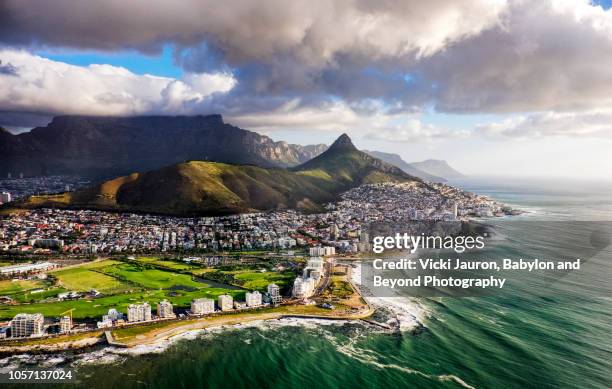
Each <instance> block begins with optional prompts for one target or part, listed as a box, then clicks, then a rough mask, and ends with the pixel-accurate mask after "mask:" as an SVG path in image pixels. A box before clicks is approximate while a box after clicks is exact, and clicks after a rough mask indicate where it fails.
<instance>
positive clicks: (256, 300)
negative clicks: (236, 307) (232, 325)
mask: <svg viewBox="0 0 612 389" xmlns="http://www.w3.org/2000/svg"><path fill="white" fill-rule="evenodd" d="M261 303H262V296H261V293H259V291H257V290H256V291H254V292H252V293H249V292H247V293H246V304H247V306H248V307H249V308H255V307H259V306H261Z"/></svg>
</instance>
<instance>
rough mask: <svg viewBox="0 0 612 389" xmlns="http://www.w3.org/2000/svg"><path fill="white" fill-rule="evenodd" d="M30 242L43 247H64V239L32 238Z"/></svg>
mask: <svg viewBox="0 0 612 389" xmlns="http://www.w3.org/2000/svg"><path fill="white" fill-rule="evenodd" d="M29 243H30V246H33V247H39V248H43V249H61V248H62V247H64V241H63V240H62V239H32V240H31V241H30V242H29Z"/></svg>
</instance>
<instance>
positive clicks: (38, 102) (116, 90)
mask: <svg viewBox="0 0 612 389" xmlns="http://www.w3.org/2000/svg"><path fill="white" fill-rule="evenodd" d="M0 58H1V59H3V60H6V61H8V62H9V63H11V64H12V66H13V67H14V68H15V69H16V75H17V76H15V74H5V73H0V86H1V87H0V107H1V108H2V110H3V111H16V112H20V111H25V112H34V113H35V112H38V113H47V114H56V113H72V114H88V115H135V114H150V113H168V114H181V113H188V114H189V113H200V112H199V111H200V110H201V109H202V108H203V107H204V106H205V104H206V101H207V100H208V99H210V98H212V96H214V95H215V94H216V93H226V92H227V91H229V90H231V89H232V88H233V87H234V85H235V84H236V80H235V79H234V78H233V77H232V76H231V75H228V74H223V73H217V74H187V75H186V76H185V77H184V78H183V79H181V80H178V79H173V78H167V77H156V76H151V75H137V74H134V73H132V72H130V71H129V70H127V69H125V68H122V67H117V66H111V65H90V66H86V67H82V66H74V65H69V64H65V63H62V62H57V61H51V60H49V59H45V58H42V57H39V56H35V55H32V54H30V53H28V52H26V51H16V50H0Z"/></svg>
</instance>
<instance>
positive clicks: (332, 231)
mask: <svg viewBox="0 0 612 389" xmlns="http://www.w3.org/2000/svg"><path fill="white" fill-rule="evenodd" d="M339 237H340V229H339V228H338V225H337V224H336V223H334V224H332V225H331V227H329V238H330V239H331V240H337V239H338V238H339Z"/></svg>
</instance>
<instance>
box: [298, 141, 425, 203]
mask: <svg viewBox="0 0 612 389" xmlns="http://www.w3.org/2000/svg"><path fill="white" fill-rule="evenodd" d="M291 170H292V171H294V172H297V173H298V174H301V175H308V176H312V177H320V178H324V179H325V180H326V182H327V183H328V184H329V185H333V186H335V187H338V188H339V189H340V190H341V191H344V190H347V189H349V188H352V187H355V186H359V185H361V184H367V183H374V182H384V181H396V180H397V178H401V179H402V180H411V181H421V179H419V178H417V177H414V176H412V175H409V174H408V173H406V172H404V171H403V170H401V169H400V168H398V167H396V166H393V165H391V164H389V163H387V162H384V161H381V160H380V159H377V158H374V157H372V156H370V155H368V154H366V153H364V152H363V151H359V150H357V148H356V147H355V146H354V145H353V143H352V141H351V139H350V138H349V137H348V135H346V134H342V135H341V136H340V137H339V138H338V139H337V140H336V141H335V142H334V143H333V144H332V145H331V146H330V147H329V148H328V149H327V150H326V151H325V152H323V153H322V154H320V155H319V156H317V157H315V158H313V159H311V160H310V161H308V162H305V163H303V164H301V165H299V166H296V167H294V168H291Z"/></svg>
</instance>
